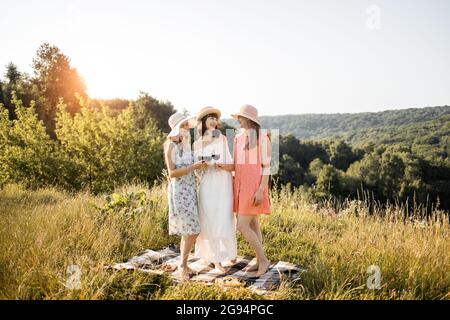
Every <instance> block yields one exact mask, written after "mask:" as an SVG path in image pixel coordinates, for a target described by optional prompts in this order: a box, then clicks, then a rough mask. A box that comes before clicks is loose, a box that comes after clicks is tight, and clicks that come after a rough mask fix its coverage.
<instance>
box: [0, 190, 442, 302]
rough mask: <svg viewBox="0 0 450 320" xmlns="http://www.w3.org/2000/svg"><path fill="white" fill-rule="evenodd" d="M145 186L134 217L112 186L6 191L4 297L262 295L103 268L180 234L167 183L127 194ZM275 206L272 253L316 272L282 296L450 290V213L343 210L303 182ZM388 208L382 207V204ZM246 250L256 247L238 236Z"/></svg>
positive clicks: (413, 295) (356, 204) (268, 225)
mask: <svg viewBox="0 0 450 320" xmlns="http://www.w3.org/2000/svg"><path fill="white" fill-rule="evenodd" d="M139 190H145V194H146V199H147V203H146V204H145V205H144V206H142V208H139V209H140V210H139V212H138V213H136V214H134V215H133V218H132V219H127V217H126V216H125V215H123V214H120V213H118V212H117V213H114V212H112V213H109V214H105V213H101V212H100V211H99V210H98V209H96V207H95V206H97V207H103V206H104V205H105V197H104V195H99V196H94V195H91V194H89V193H87V192H84V193H77V194H69V193H67V192H64V191H61V190H58V189H55V188H45V189H40V190H36V191H30V190H25V189H23V188H22V187H21V186H19V185H7V186H5V187H4V188H3V189H2V190H0V217H1V218H0V298H1V299H260V298H262V297H261V296H258V295H256V294H254V293H252V292H250V291H249V290H248V289H246V288H236V289H229V290H223V289H221V288H219V287H217V286H204V285H201V284H193V283H187V284H182V285H173V284H172V282H171V280H170V279H169V278H167V277H158V276H154V275H148V274H142V273H138V272H111V271H108V270H106V269H105V268H104V266H105V265H108V264H111V263H113V262H118V261H123V260H126V259H127V258H130V257H131V256H133V255H135V254H137V253H139V252H140V251H141V250H143V249H146V248H160V247H163V246H166V245H168V244H170V243H177V242H178V241H179V239H178V238H177V237H174V236H168V234H167V199H166V193H165V191H166V185H164V184H161V185H155V186H153V187H152V188H148V187H146V186H145V185H141V184H133V185H127V186H123V187H121V188H119V189H117V190H116V193H118V194H126V193H127V192H134V193H136V192H138V191H139ZM271 201H272V208H273V213H272V215H270V216H266V217H262V219H261V226H262V230H263V233H264V246H265V249H266V252H267V255H268V257H269V258H270V259H271V260H272V261H276V260H283V261H290V262H293V263H296V264H298V265H299V266H301V267H303V268H305V269H307V272H305V273H304V274H302V276H301V277H300V278H299V279H298V280H296V281H295V282H283V284H282V286H281V287H280V289H279V290H277V291H276V292H274V293H272V294H270V295H268V296H265V298H269V299H271V298H273V299H449V298H450V272H449V270H450V239H449V230H450V227H449V221H448V217H446V216H445V214H444V213H443V212H440V211H438V210H435V211H434V212H433V214H432V216H431V217H430V218H429V219H428V220H415V219H408V220H405V219H404V218H403V214H402V209H401V208H400V207H398V206H397V207H396V206H390V207H388V208H385V209H383V211H382V212H381V211H380V212H379V214H376V215H370V214H369V209H368V204H367V203H365V202H361V201H346V202H345V203H343V204H341V205H340V207H339V209H338V210H334V209H332V207H331V205H327V204H322V205H321V204H316V203H314V202H313V201H311V199H309V198H308V197H307V196H305V195H304V194H302V193H301V192H300V191H299V190H289V189H287V188H282V189H281V190H277V191H276V192H273V193H272V198H271ZM380 210H381V209H380ZM238 240H239V241H238V249H239V254H241V255H252V254H253V253H252V251H251V249H250V248H249V247H248V245H247V244H246V243H245V241H243V239H242V237H241V236H240V235H239V236H238ZM70 265H77V266H79V268H80V270H81V287H80V289H70V288H67V287H66V286H65V284H66V281H67V278H68V274H67V267H68V266H70ZM370 265H377V266H379V268H380V270H381V288H380V289H369V288H367V286H366V282H367V278H368V274H367V268H368V267H369V266H370Z"/></svg>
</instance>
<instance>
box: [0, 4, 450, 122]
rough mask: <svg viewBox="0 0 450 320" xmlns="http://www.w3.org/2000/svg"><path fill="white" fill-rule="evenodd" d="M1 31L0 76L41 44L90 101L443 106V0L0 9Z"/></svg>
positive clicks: (447, 36) (446, 81)
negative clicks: (58, 53)
mask: <svg viewBox="0 0 450 320" xmlns="http://www.w3.org/2000/svg"><path fill="white" fill-rule="evenodd" d="M0 30H2V39H1V45H0V46H1V47H0V66H2V67H3V66H5V65H6V64H7V63H8V62H10V61H12V62H14V63H15V64H17V65H18V66H19V68H20V69H21V70H22V71H27V72H30V71H31V60H32V58H33V56H34V54H35V52H36V50H37V48H38V47H39V45H40V44H42V43H43V42H49V43H51V44H54V45H56V46H58V47H59V48H60V49H61V50H62V51H63V53H65V54H66V55H68V56H69V57H70V58H71V61H72V64H73V66H75V67H76V68H77V69H78V71H79V73H80V74H81V75H82V76H83V78H84V79H85V81H86V84H87V86H88V93H89V94H90V95H91V96H92V97H102V98H115V97H122V98H129V99H133V98H136V97H137V95H138V93H139V91H140V90H143V91H146V92H148V93H149V94H151V95H152V96H154V97H156V98H158V99H162V100H169V101H171V102H172V103H173V104H174V105H175V107H176V108H177V109H178V110H182V109H183V108H186V109H187V110H188V111H190V112H191V113H195V112H196V111H197V110H199V109H200V108H201V107H203V106H206V105H213V106H216V107H218V108H220V109H222V110H223V114H224V116H225V117H228V116H229V114H230V113H231V112H232V111H235V110H236V109H238V108H239V106H241V105H242V104H245V103H250V104H252V105H254V106H256V107H257V108H258V109H259V112H260V115H274V114H288V113H297V114H298V113H335V112H339V113H343V112H363V111H379V110H386V109H399V108H408V107H425V106H435V105H445V104H447V105H448V104H450V59H449V52H450V1H448V0H430V1H426V0H420V1H419V0H417V1H412V0H410V1H407V0H395V1H392V0H379V1H365V0H345V1H336V0H329V1H328V0H320V1H312V0H311V1H301V0H291V1H288V0H265V1H263V0H259V1H258V0H221V1H216V0H203V1H200V0H189V1H187V0H161V1H156V0H148V1H145V0H126V1H125V0H122V1H111V0H107V1H106V0H105V1H100V0H95V1H94V0H90V1H88V0H86V1H83V0H80V1H56V0H55V1H53V0H41V1H37V0H36V1H32V0H28V1H21V0H2V1H1V2H0ZM2 72H4V69H3V70H2Z"/></svg>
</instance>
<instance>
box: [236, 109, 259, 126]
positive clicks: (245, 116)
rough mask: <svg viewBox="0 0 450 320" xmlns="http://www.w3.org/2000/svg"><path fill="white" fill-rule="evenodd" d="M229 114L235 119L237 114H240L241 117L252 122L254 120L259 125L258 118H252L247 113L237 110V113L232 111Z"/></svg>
mask: <svg viewBox="0 0 450 320" xmlns="http://www.w3.org/2000/svg"><path fill="white" fill-rule="evenodd" d="M231 116H232V117H233V118H234V119H236V120H237V119H238V117H239V116H241V117H244V118H247V119H250V120H252V121H253V122H256V123H257V124H259V125H260V126H261V122H260V121H259V119H256V118H253V117H251V116H249V115H248V114H245V113H241V112H237V113H232V114H231Z"/></svg>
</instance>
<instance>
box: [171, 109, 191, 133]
mask: <svg viewBox="0 0 450 320" xmlns="http://www.w3.org/2000/svg"><path fill="white" fill-rule="evenodd" d="M185 121H188V124H189V128H194V127H195V124H196V121H195V117H187V116H185V115H184V114H182V113H180V112H175V113H174V114H173V115H171V116H170V117H169V120H168V123H169V126H170V129H171V131H170V132H169V134H168V135H167V136H168V137H176V136H178V135H179V134H180V126H181V125H182V124H183V123H184V122H185Z"/></svg>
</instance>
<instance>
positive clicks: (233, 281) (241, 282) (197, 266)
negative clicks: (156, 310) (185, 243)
mask: <svg viewBox="0 0 450 320" xmlns="http://www.w3.org/2000/svg"><path fill="white" fill-rule="evenodd" d="M188 261H189V267H190V268H191V269H192V270H194V271H195V272H196V273H198V274H197V275H193V276H192V277H191V279H190V281H195V282H203V283H205V284H218V285H221V286H224V287H238V286H247V287H248V288H249V289H250V290H252V291H253V292H256V293H259V294H264V293H267V292H269V291H271V290H275V289H276V288H278V286H279V284H280V283H281V280H282V279H287V280H294V279H296V278H298V277H299V276H300V274H301V273H303V272H305V271H306V270H304V269H300V268H299V267H297V266H296V265H295V264H292V263H289V262H284V261H278V262H276V263H273V264H271V265H270V267H269V270H268V271H267V272H266V273H265V274H263V275H262V276H261V277H259V278H257V277H256V272H245V271H243V270H242V269H244V268H245V267H246V266H247V265H249V264H250V265H252V264H254V263H256V260H255V259H252V258H249V257H242V256H238V257H237V259H236V262H235V263H234V264H231V263H229V264H225V263H224V264H223V266H224V267H225V268H227V269H228V271H227V272H226V273H225V274H220V273H219V272H217V271H216V270H215V269H214V267H213V265H211V264H207V263H205V262H204V261H202V260H200V259H198V258H196V257H194V256H193V255H192V254H191V255H189V260H188ZM179 262H180V252H179V249H178V248H177V247H175V246H169V247H166V248H164V249H161V250H158V251H154V250H145V251H143V252H142V253H140V254H139V255H137V256H134V257H132V258H131V259H129V260H128V261H126V262H123V263H116V264H114V265H112V266H107V268H109V269H114V270H123V269H126V270H138V271H142V272H147V273H153V274H159V275H168V276H170V277H171V278H172V279H173V281H175V282H179V281H180V278H179V272H178V271H177V270H176V269H177V266H178V265H179Z"/></svg>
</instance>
